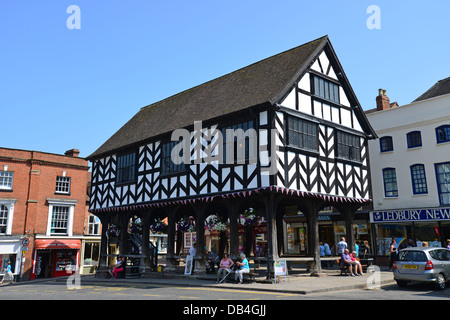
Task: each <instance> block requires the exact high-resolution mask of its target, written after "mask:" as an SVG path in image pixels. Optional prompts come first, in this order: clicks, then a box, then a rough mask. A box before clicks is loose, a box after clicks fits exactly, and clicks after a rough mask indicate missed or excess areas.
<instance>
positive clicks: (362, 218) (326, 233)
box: [283, 211, 371, 256]
mask: <svg viewBox="0 0 450 320" xmlns="http://www.w3.org/2000/svg"><path fill="white" fill-rule="evenodd" d="M283 225H284V235H285V238H284V248H285V250H284V254H285V255H293V256H308V255H310V253H309V252H308V250H309V249H308V248H309V247H308V227H307V223H306V218H305V216H304V215H303V214H301V213H299V214H297V215H286V216H285V217H284V218H283ZM318 226H319V241H320V242H322V243H325V242H326V243H328V245H329V246H330V248H331V251H332V253H333V254H336V249H335V248H336V243H338V242H339V241H340V238H341V237H346V235H347V228H346V225H345V221H344V219H343V218H342V216H341V214H340V213H339V212H333V211H328V212H322V213H320V214H319V219H318ZM352 232H353V239H355V243H356V244H358V245H359V246H360V247H361V245H362V244H363V243H364V242H365V241H367V242H368V243H369V245H370V243H371V237H370V223H369V216H368V213H367V212H362V211H361V212H357V213H356V215H355V220H354V221H353V230H352Z"/></svg>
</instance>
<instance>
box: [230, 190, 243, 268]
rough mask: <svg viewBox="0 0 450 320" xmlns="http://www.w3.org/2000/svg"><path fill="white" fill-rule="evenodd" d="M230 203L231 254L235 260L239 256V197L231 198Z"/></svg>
mask: <svg viewBox="0 0 450 320" xmlns="http://www.w3.org/2000/svg"><path fill="white" fill-rule="evenodd" d="M229 201H230V202H229V203H228V213H229V217H230V252H229V256H230V258H231V259H233V260H235V259H238V258H239V232H238V228H239V224H238V219H239V205H240V201H239V200H237V199H230V200H229Z"/></svg>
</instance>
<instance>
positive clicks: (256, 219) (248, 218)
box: [239, 208, 266, 226]
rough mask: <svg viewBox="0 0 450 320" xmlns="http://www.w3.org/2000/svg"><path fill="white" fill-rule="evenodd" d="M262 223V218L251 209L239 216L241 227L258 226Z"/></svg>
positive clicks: (263, 220)
mask: <svg viewBox="0 0 450 320" xmlns="http://www.w3.org/2000/svg"><path fill="white" fill-rule="evenodd" d="M264 222H266V220H265V219H264V217H263V216H259V215H257V214H256V211H255V210H254V209H253V208H249V209H248V210H245V211H244V213H241V214H240V215H239V224H241V225H243V226H250V225H255V224H257V225H260V224H261V223H264Z"/></svg>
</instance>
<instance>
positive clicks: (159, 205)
mask: <svg viewBox="0 0 450 320" xmlns="http://www.w3.org/2000/svg"><path fill="white" fill-rule="evenodd" d="M264 191H270V192H275V193H280V194H283V195H284V194H285V195H287V196H297V197H302V198H316V199H321V200H323V201H326V202H330V203H331V204H332V203H333V202H334V203H336V202H340V203H361V204H363V203H369V202H372V200H371V199H360V198H351V197H342V196H330V195H328V194H321V193H315V192H308V191H300V190H294V189H287V188H284V187H280V186H269V187H262V188H258V189H252V190H245V191H238V192H232V193H225V194H222V195H215V196H208V197H199V198H192V199H184V200H179V199H178V200H173V201H164V202H155V203H146V204H142V205H132V206H121V207H109V208H102V209H90V210H89V212H90V213H105V212H106V213H114V212H126V211H136V210H142V209H151V208H163V207H168V206H172V205H189V204H195V203H199V202H204V203H208V202H213V201H214V199H215V198H219V197H221V198H223V199H234V198H241V197H243V198H246V197H251V196H252V194H255V193H256V194H261V193H263V192H264Z"/></svg>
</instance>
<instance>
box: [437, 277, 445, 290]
mask: <svg viewBox="0 0 450 320" xmlns="http://www.w3.org/2000/svg"><path fill="white" fill-rule="evenodd" d="M436 286H437V288H438V289H439V290H444V289H445V277H444V275H443V274H442V273H439V274H438V276H437V278H436Z"/></svg>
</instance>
